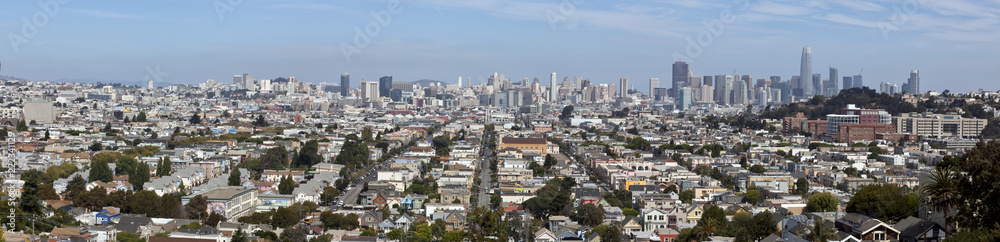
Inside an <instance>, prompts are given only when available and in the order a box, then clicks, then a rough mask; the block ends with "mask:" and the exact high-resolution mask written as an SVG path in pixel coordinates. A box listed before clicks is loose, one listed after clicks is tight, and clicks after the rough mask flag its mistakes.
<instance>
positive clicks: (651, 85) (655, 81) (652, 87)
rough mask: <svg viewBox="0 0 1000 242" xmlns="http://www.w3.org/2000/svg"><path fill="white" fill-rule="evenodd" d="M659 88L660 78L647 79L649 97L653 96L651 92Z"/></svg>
mask: <svg viewBox="0 0 1000 242" xmlns="http://www.w3.org/2000/svg"><path fill="white" fill-rule="evenodd" d="M657 87H660V78H655V77H654V78H649V96H650V97H652V96H653V90H655V89H656V88H657Z"/></svg>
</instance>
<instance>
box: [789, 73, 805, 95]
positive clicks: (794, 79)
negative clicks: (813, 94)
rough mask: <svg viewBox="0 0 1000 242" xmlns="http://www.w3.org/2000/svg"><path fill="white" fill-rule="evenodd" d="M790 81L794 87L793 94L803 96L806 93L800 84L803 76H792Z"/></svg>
mask: <svg viewBox="0 0 1000 242" xmlns="http://www.w3.org/2000/svg"><path fill="white" fill-rule="evenodd" d="M788 82H789V85H790V86H791V89H792V95H795V96H796V97H802V94H803V93H805V91H803V89H802V87H801V86H799V85H801V84H802V78H799V76H792V79H790V80H788Z"/></svg>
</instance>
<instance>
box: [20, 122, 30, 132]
mask: <svg viewBox="0 0 1000 242" xmlns="http://www.w3.org/2000/svg"><path fill="white" fill-rule="evenodd" d="M24 131H28V124H27V123H25V122H24V120H21V121H17V132H24Z"/></svg>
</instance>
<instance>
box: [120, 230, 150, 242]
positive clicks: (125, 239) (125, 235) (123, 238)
mask: <svg viewBox="0 0 1000 242" xmlns="http://www.w3.org/2000/svg"><path fill="white" fill-rule="evenodd" d="M115 236H116V237H117V239H118V242H146V239H145V238H139V236H138V235H136V234H133V233H129V232H118V233H117V234H115Z"/></svg>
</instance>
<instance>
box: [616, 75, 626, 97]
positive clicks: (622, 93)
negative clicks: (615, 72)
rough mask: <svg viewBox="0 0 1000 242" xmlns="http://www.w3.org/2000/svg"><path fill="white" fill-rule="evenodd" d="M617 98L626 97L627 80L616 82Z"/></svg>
mask: <svg viewBox="0 0 1000 242" xmlns="http://www.w3.org/2000/svg"><path fill="white" fill-rule="evenodd" d="M618 89H619V90H618V96H619V97H625V96H628V78H622V79H621V80H618Z"/></svg>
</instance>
